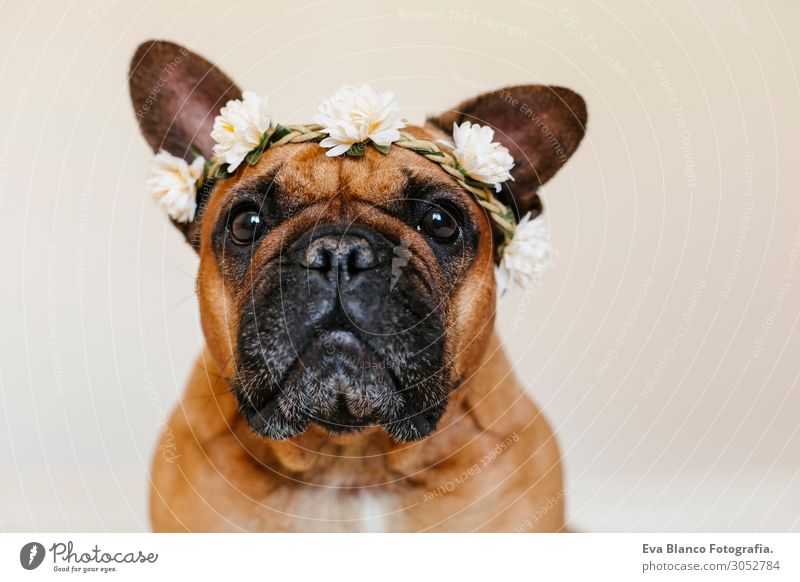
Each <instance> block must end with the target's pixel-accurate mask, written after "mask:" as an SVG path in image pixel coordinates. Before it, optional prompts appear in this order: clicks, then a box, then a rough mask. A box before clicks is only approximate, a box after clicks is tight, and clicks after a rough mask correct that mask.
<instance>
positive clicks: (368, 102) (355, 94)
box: [314, 84, 406, 156]
mask: <svg viewBox="0 0 800 582" xmlns="http://www.w3.org/2000/svg"><path fill="white" fill-rule="evenodd" d="M314 122H315V123H318V124H319V125H321V126H322V132H323V133H327V134H328V137H326V138H325V139H323V140H322V141H321V142H320V145H321V146H322V147H324V148H330V149H329V150H328V151H327V152H326V153H327V155H329V156H339V155H341V154H343V153H345V152H346V151H347V150H349V149H350V148H351V147H352V146H353V145H354V144H357V143H363V142H366V141H367V140H371V141H372V142H373V143H374V144H375V145H376V146H378V147H380V148H387V147H389V145H391V143H392V142H395V141H397V140H398V139H400V131H399V130H400V128H402V127H405V126H406V124H405V121H404V120H403V119H401V118H400V107H399V106H398V105H397V102H396V101H395V100H394V93H392V92H391V91H385V92H383V93H379V92H378V91H376V90H375V89H373V88H372V87H370V86H369V85H366V84H365V85H360V86H358V87H355V86H352V85H342V86H341V88H339V90H338V91H336V93H334V94H333V96H332V97H330V98H328V99H325V100H324V101H323V102H322V104H320V106H319V113H317V114H316V115H315V116H314Z"/></svg>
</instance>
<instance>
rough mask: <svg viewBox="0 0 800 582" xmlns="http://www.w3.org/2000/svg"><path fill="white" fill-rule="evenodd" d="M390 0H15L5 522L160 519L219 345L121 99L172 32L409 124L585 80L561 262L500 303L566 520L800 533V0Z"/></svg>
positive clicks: (2, 355) (4, 197)
mask: <svg viewBox="0 0 800 582" xmlns="http://www.w3.org/2000/svg"><path fill="white" fill-rule="evenodd" d="M396 4H397V3H395V4H390V3H379V2H371V3H368V2H341V1H333V0H322V1H319V2H315V3H313V4H308V5H300V4H299V3H296V2H281V3H276V2H272V3H270V4H267V3H264V2H252V3H248V2H244V1H240V2H238V3H237V2H232V3H219V2H213V3H212V2H204V3H200V2H195V3H186V4H183V5H179V4H178V3H176V2H160V3H157V2H122V1H115V0H94V1H86V0H76V1H74V2H35V1H28V0H26V1H18V0H13V1H11V2H6V3H4V4H3V8H2V10H3V18H2V24H0V83H1V86H2V91H0V245H1V246H0V248H2V258H3V261H2V278H1V279H0V280H2V284H0V302H1V306H0V327H1V328H2V335H0V427H2V428H0V464H1V467H2V471H1V473H0V529H5V530H53V529H55V530H63V529H72V530H139V529H146V528H147V527H148V524H147V520H146V512H145V499H146V488H147V469H148V465H149V460H150V456H151V452H152V450H153V446H154V440H155V438H156V435H157V433H158V430H159V426H160V424H161V422H162V420H163V418H164V415H165V414H167V413H168V411H169V409H170V408H171V407H172V405H173V404H174V402H175V400H176V398H177V397H178V394H179V393H180V391H181V389H182V385H183V382H184V379H185V377H186V375H187V372H188V370H189V367H190V364H191V361H192V359H193V358H194V357H195V355H196V354H197V353H198V351H199V349H200V347H201V342H202V339H201V336H200V332H199V325H198V319H197V306H196V302H195V299H194V295H193V273H194V271H195V268H196V258H195V256H194V254H193V253H192V251H191V250H189V249H188V247H187V246H185V245H184V244H183V243H182V241H181V239H180V237H179V236H178V234H177V233H176V232H174V231H173V229H172V227H171V226H170V225H169V224H168V222H167V221H166V219H165V217H164V216H163V215H162V214H161V212H160V211H159V210H158V209H157V208H156V206H155V205H154V204H153V203H152V202H151V201H149V200H147V199H146V198H145V196H144V178H145V176H146V172H147V168H148V164H149V159H150V157H149V151H148V150H147V148H146V146H145V143H144V141H143V139H142V138H141V137H140V136H139V135H138V132H137V129H136V127H135V123H134V116H133V114H132V111H131V107H130V104H129V100H128V94H127V79H126V71H127V67H128V60H129V58H130V56H131V55H132V53H133V51H134V48H135V47H136V46H137V44H138V43H140V42H141V41H143V40H145V39H149V38H152V37H162V38H166V39H170V40H174V41H178V42H181V43H183V44H186V45H187V46H190V47H192V48H194V49H195V50H197V51H199V52H200V53H201V54H203V55H205V56H207V57H209V58H210V59H212V60H215V61H217V62H219V63H220V65H221V66H222V67H223V68H224V70H226V71H227V72H228V73H229V74H231V76H233V77H234V78H235V79H237V80H238V81H239V82H240V84H241V85H242V86H244V87H249V88H252V89H255V90H258V91H261V92H269V93H271V94H272V97H271V110H272V112H273V114H274V116H275V117H277V118H279V119H281V120H287V121H298V122H300V121H308V120H309V119H310V118H311V116H312V114H313V111H314V110H315V107H316V104H317V103H318V101H319V99H320V98H321V97H322V96H323V95H325V94H327V93H329V92H331V91H332V90H334V89H335V88H337V87H338V86H339V84H341V83H342V82H345V81H349V82H360V81H369V82H371V83H373V84H375V85H376V86H379V87H381V88H385V89H392V90H394V91H395V92H396V94H397V97H398V100H399V102H400V104H401V106H402V107H403V113H404V115H405V116H406V117H408V118H409V119H410V120H412V121H419V120H421V119H422V118H423V116H424V115H425V114H426V113H428V112H436V111H438V110H440V109H442V108H446V107H448V106H451V105H454V104H456V103H457V102H459V101H460V100H462V99H464V98H466V97H468V96H471V95H472V94H474V93H476V92H479V91H481V90H482V89H483V88H493V87H500V86H503V85H508V84H514V83H552V84H560V85H565V86H567V87H571V88H573V89H575V90H577V91H578V92H580V93H581V94H582V95H583V96H584V97H585V99H586V101H587V103H588V106H589V131H588V136H587V138H586V140H585V141H584V143H583V145H582V146H581V147H580V149H579V150H578V152H577V154H576V155H575V156H574V158H573V159H572V160H571V161H570V163H569V164H568V166H567V168H566V169H565V170H564V171H563V172H562V173H561V174H560V175H558V176H557V177H556V178H555V179H554V180H553V181H552V182H551V183H550V184H548V186H547V188H546V190H545V192H544V199H545V205H546V208H547V216H548V219H549V222H550V226H551V230H552V233H553V238H554V241H555V244H556V245H557V247H558V249H559V251H560V254H559V259H558V263H557V267H556V268H555V269H554V270H553V271H551V272H550V273H548V274H547V275H546V277H545V278H544V279H543V281H542V284H541V285H540V286H539V287H538V288H536V289H535V290H534V291H533V292H532V293H529V294H527V295H525V294H521V293H517V294H514V295H511V296H508V297H506V298H505V299H504V300H503V301H502V302H501V304H500V314H501V316H500V321H499V328H500V333H501V335H502V337H503V338H504V339H505V341H506V344H507V346H508V349H509V350H510V352H511V354H512V356H513V358H514V359H515V361H517V362H518V368H517V370H518V373H519V375H520V377H521V378H523V379H524V380H525V382H526V383H527V385H528V386H529V387H530V392H531V394H532V395H533V396H534V397H535V398H536V400H537V401H538V402H539V403H540V404H541V405H542V407H543V408H544V410H545V412H546V413H547V414H548V416H549V418H550V419H551V421H552V423H553V425H554V427H555V428H556V430H557V433H558V436H559V439H560V442H561V445H562V448H563V452H564V455H565V470H566V477H567V497H566V499H567V503H568V510H569V515H570V518H571V522H572V525H573V526H574V527H577V528H581V529H585V530H613V531H627V530H656V531H661V530H669V531H674V530H752V529H756V530H776V531H785V530H795V531H796V530H800V521H799V520H800V478H798V471H799V470H800V435H798V416H799V415H798V411H799V410H800V393H798V390H797V381H798V374H799V373H800V358H798V356H797V354H798V350H800V334H798V332H797V324H798V317H799V315H798V314H799V313H800V310H798V307H800V263H798V259H799V258H800V192H798V182H797V178H796V172H797V168H798V162H800V159H798V153H800V147H799V146H798V135H800V81H798V71H797V65H798V63H797V56H798V55H800V39H799V38H798V37H797V35H796V34H795V30H794V27H795V25H796V23H797V22H798V20H799V19H800V3H798V2H796V1H789V0H775V1H772V2H766V1H762V2H759V1H745V0H739V1H738V2H733V1H723V0H717V1H707V2H686V1H683V0H678V1H676V2H659V3H656V2H654V1H652V0H650V1H645V2H641V3H632V2H623V1H622V0H619V1H615V2H606V1H604V2H602V3H598V2H575V1H572V2H566V3H558V4H556V3H552V2H545V1H544V0H542V1H539V2H529V1H523V0H514V1H509V2H502V3H501V2H493V3H487V2H465V1H463V0H461V1H458V2H456V1H451V2H446V3H443V2H430V1H428V2H413V3H411V2H408V3H404V5H405V6H406V7H405V8H403V9H398V8H396V7H394V6H396ZM432 10H436V11H435V12H430V11H432ZM416 11H428V13H427V14H419V13H417V12H416ZM793 57H794V58H793Z"/></svg>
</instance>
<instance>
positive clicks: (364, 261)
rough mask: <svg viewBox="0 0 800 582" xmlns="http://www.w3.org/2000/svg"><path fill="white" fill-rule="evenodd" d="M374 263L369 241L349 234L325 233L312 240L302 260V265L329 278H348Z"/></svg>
mask: <svg viewBox="0 0 800 582" xmlns="http://www.w3.org/2000/svg"><path fill="white" fill-rule="evenodd" d="M376 263H377V261H376V258H375V251H374V250H373V248H372V245H371V244H370V242H369V241H368V240H367V239H365V238H364V237H361V236H356V235H351V234H340V235H326V236H321V237H319V238H316V239H314V240H312V241H311V243H310V244H309V245H308V248H307V249H306V251H305V254H304V256H303V260H302V264H303V266H304V267H306V268H308V269H313V270H315V271H320V272H321V273H323V274H325V275H328V278H329V279H333V278H334V277H338V276H340V275H342V276H345V277H348V278H349V277H350V276H352V275H355V274H356V273H358V272H360V271H366V270H367V269H372V268H373V267H375V265H376Z"/></svg>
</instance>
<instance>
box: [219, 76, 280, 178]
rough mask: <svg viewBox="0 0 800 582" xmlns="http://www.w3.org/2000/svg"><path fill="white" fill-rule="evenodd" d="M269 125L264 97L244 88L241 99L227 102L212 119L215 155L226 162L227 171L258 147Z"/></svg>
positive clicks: (236, 165) (233, 170) (234, 169)
mask: <svg viewBox="0 0 800 582" xmlns="http://www.w3.org/2000/svg"><path fill="white" fill-rule="evenodd" d="M269 126H270V118H269V115H267V98H266V97H262V96H260V95H258V94H257V93H254V92H253V91H245V92H244V93H243V94H242V99H241V100H240V99H231V100H230V101H228V102H227V103H226V104H225V107H223V108H222V109H221V110H220V112H219V115H217V117H216V118H215V119H214V129H213V130H212V131H211V138H212V139H213V140H214V141H215V142H217V143H216V145H215V146H214V155H215V156H217V157H218V158H219V159H221V160H223V161H224V162H225V163H226V164H228V171H229V172H235V171H236V168H238V167H239V164H241V163H242V161H243V160H244V158H245V156H247V154H249V153H250V152H251V151H253V150H254V149H256V147H258V144H259V143H260V142H261V137H262V136H263V135H264V132H265V131H267V129H269Z"/></svg>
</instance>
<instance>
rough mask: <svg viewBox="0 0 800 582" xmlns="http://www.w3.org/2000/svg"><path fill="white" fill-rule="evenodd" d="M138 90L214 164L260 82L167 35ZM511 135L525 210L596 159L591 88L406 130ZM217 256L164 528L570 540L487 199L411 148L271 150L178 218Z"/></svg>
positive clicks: (146, 57)
mask: <svg viewBox="0 0 800 582" xmlns="http://www.w3.org/2000/svg"><path fill="white" fill-rule="evenodd" d="M130 91H131V98H132V100H133V106H134V110H135V111H136V116H137V119H138V122H139V125H140V127H141V130H142V132H143V134H144V136H145V138H146V139H147V141H148V143H149V144H150V146H151V147H152V148H153V150H154V151H157V150H158V149H160V148H163V149H166V150H167V151H169V152H170V153H172V154H174V155H177V156H182V157H184V158H185V159H186V160H187V161H191V159H193V157H194V154H193V153H191V152H190V148H191V146H193V145H194V146H196V147H197V148H199V149H200V150H201V151H202V153H203V154H204V156H205V157H206V158H210V157H211V149H212V146H213V142H212V140H211V138H210V133H211V129H212V125H213V122H214V118H215V116H216V115H217V114H218V112H219V110H220V108H221V107H222V106H223V105H224V104H225V103H226V101H228V100H229V99H234V98H239V97H240V90H239V88H238V87H237V86H236V85H235V84H234V83H233V82H232V81H231V80H230V79H229V78H228V77H227V76H226V75H225V74H223V73H222V72H221V71H220V70H219V69H217V68H216V67H214V66H213V65H212V64H211V63H209V62H208V61H206V60H205V59H203V58H201V57H199V56H198V55H196V54H193V53H192V52H190V51H188V50H187V49H185V48H183V47H180V46H178V45H175V44H172V43H168V42H163V41H152V42H147V43H144V44H143V45H141V46H140V47H139V49H138V50H137V51H136V54H135V56H134V58H133V61H132V64H131V71H130ZM463 120H472V121H475V122H478V123H481V124H484V125H489V126H491V127H492V128H494V130H495V133H496V139H498V140H499V141H500V142H501V143H502V144H504V145H505V146H506V147H507V148H508V149H509V151H510V152H511V154H512V155H513V157H514V159H515V161H516V166H515V168H514V171H513V178H514V181H513V182H511V183H507V186H504V189H503V191H502V192H500V193H499V194H498V195H497V196H498V198H499V199H501V200H502V201H503V202H505V203H506V204H508V205H509V206H512V207H513V208H514V211H515V213H516V214H517V216H518V217H519V216H521V215H524V214H525V213H526V212H528V211H530V212H531V213H532V215H536V214H538V213H540V212H541V210H542V206H541V202H540V199H539V196H538V194H537V191H538V188H539V186H540V185H541V184H543V183H544V182H546V181H547V180H549V179H550V178H551V177H552V176H553V175H554V174H555V173H556V172H557V171H558V169H559V168H560V167H561V166H562V165H563V164H564V162H565V161H566V160H567V159H568V158H569V156H571V155H572V153H573V152H574V151H575V149H576V148H577V147H578V144H579V142H580V141H581V138H582V137H583V135H584V130H585V126H586V107H585V104H584V102H583V99H581V97H580V96H578V95H577V94H575V93H574V92H572V91H570V90H568V89H564V88H561V87H548V86H540V85H525V86H517V87H510V88H507V89H504V90H499V91H494V92H492V93H488V94H484V95H481V96H479V97H476V98H474V99H472V100H470V101H467V102H465V103H462V104H460V105H458V106H457V107H455V108H454V109H453V110H452V111H449V112H446V113H444V114H443V115H441V116H439V117H435V118H431V119H429V120H428V121H427V122H426V123H425V125H423V126H410V127H408V128H407V131H408V132H410V133H412V134H413V135H414V136H417V137H419V138H423V139H428V140H438V139H447V138H448V137H449V131H450V130H451V128H452V126H453V122H459V123H460V122H461V121H463ZM176 226H178V227H179V228H181V230H182V231H183V232H184V234H185V235H186V238H187V240H188V241H189V243H190V244H192V246H193V247H194V248H195V249H196V251H197V253H198V256H199V258H200V262H199V273H198V277H197V294H198V298H199V304H200V317H201V321H202V326H203V332H204V334H205V340H206V346H207V347H206V349H205V350H204V351H203V353H202V355H201V357H200V358H199V359H198V361H197V364H196V366H195V368H194V371H193V372H192V374H191V377H190V379H189V384H188V386H187V388H186V392H185V394H184V396H183V398H182V399H181V401H180V403H179V405H178V406H177V408H176V409H175V411H174V413H173V414H172V416H171V418H170V420H169V424H168V426H167V428H166V430H165V431H164V435H163V437H162V439H161V443H160V445H159V451H158V452H157V454H156V455H155V461H154V464H153V475H152V491H151V502H150V512H151V518H152V522H153V528H154V529H155V530H158V531H187V530H188V531H226V530H229V531H240V530H247V531H403V532H408V531H522V530H530V531H558V530H561V529H562V528H564V511H563V489H562V474H561V468H560V461H559V451H558V447H557V444H556V441H555V439H554V436H553V433H552V431H551V429H550V427H549V426H548V423H547V421H546V420H545V418H544V417H543V415H542V414H541V413H540V412H539V410H538V409H537V408H536V407H535V406H534V404H533V403H532V402H531V400H530V399H529V398H528V396H527V394H526V391H525V388H524V387H523V386H522V385H521V384H520V383H519V382H518V380H517V379H516V378H515V377H514V374H513V371H512V369H511V366H510V364H509V361H508V359H507V358H506V356H505V355H504V353H503V349H502V346H501V343H500V341H499V340H498V338H497V336H496V335H495V332H494V317H495V295H496V288H495V279H494V258H495V253H494V245H495V242H496V241H495V238H496V235H495V231H494V230H493V226H492V224H491V223H490V220H489V218H488V215H487V214H486V212H485V211H484V210H483V209H482V208H481V206H479V205H478V203H477V202H476V200H475V199H474V197H473V196H472V195H471V194H470V193H468V192H467V191H466V190H465V189H464V188H462V187H461V186H460V185H459V184H458V182H457V181H456V180H454V179H453V178H452V177H451V176H449V175H448V174H447V173H446V172H445V171H444V170H443V169H442V168H441V166H439V165H438V164H436V163H433V162H431V161H429V160H427V159H426V158H425V157H423V156H422V155H419V154H417V153H414V152H412V151H409V150H407V149H403V148H397V147H395V148H391V150H390V152H389V153H388V154H383V153H380V152H378V151H375V150H374V149H373V148H367V151H366V153H365V155H364V156H363V157H360V158H352V157H348V156H340V157H337V158H332V157H328V156H326V155H325V150H324V149H323V148H322V147H320V146H319V145H318V144H294V145H284V146H281V147H276V148H274V149H269V150H267V152H266V153H265V154H264V155H263V157H262V158H261V159H260V161H259V162H258V163H257V164H256V165H253V166H247V165H246V167H245V166H243V167H242V168H241V169H240V170H239V172H238V173H237V174H236V175H234V176H232V177H230V178H226V179H219V180H216V181H215V182H214V183H213V184H211V185H210V186H208V187H204V188H203V189H202V191H201V192H200V193H198V212H197V215H196V217H195V219H194V220H193V221H192V222H190V223H188V224H177V223H176Z"/></svg>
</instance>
